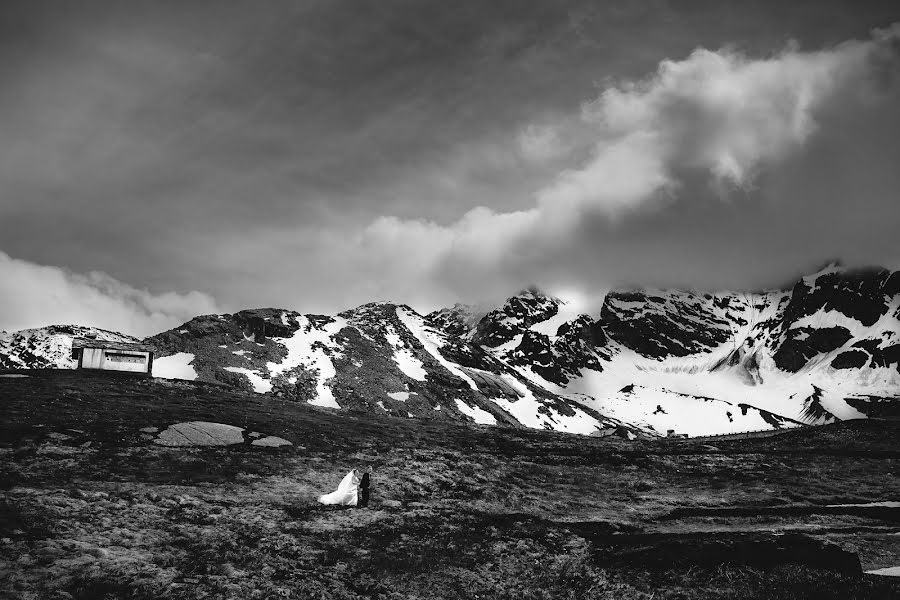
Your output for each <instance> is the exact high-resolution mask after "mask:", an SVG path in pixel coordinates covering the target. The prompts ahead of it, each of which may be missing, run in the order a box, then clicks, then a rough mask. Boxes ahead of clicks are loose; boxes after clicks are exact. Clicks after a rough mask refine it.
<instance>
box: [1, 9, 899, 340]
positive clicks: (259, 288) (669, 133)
mask: <svg viewBox="0 0 900 600" xmlns="http://www.w3.org/2000/svg"><path fill="white" fill-rule="evenodd" d="M0 140H2V144H0V330H7V331H12V330H17V329H22V328H26V327H39V326H43V325H48V324H52V323H79V324H85V325H96V326H99V327H104V328H107V329H114V330H119V331H123V332H125V333H131V334H134V335H139V336H143V335H149V334H153V333H156V332H159V331H161V330H164V329H167V328H170V327H174V326H176V325H178V324H180V323H182V322H184V321H186V320H188V319H190V318H191V317H193V316H195V315H198V314H209V313H214V312H233V311H236V310H240V309H242V308H248V307H259V306H274V307H282V308H289V309H293V310H298V311H301V312H317V313H326V314H327V313H335V312H337V311H340V310H343V309H346V308H351V307H353V306H356V305H359V304H362V303H365V302H369V301H373V300H389V301H394V302H398V303H407V304H410V305H411V306H413V307H414V308H416V309H417V310H420V311H423V312H424V311H428V310H432V309H435V308H438V307H441V306H445V305H450V304H453V303H455V302H471V303H482V302H496V301H499V300H500V299H502V298H504V297H506V296H508V295H510V294H512V293H514V292H515V291H517V290H519V289H522V288H524V287H526V286H529V285H537V286H539V287H541V288H544V289H546V290H548V291H550V292H551V293H557V294H561V295H564V296H566V297H572V298H580V299H581V300H582V301H584V304H585V306H586V310H588V311H591V310H597V309H598V307H599V303H600V302H601V301H602V298H603V294H604V293H606V291H608V290H609V289H612V288H615V287H620V286H654V287H662V286H677V287H698V288H704V289H742V290H744V289H762V288H767V287H774V286H779V285H783V284H784V283H785V282H788V281H790V280H792V279H793V278H795V277H797V276H798V275H800V274H803V273H807V272H810V271H811V270H815V268H816V267H817V266H819V265H821V264H822V263H824V262H826V261H828V260H831V259H840V260H842V261H843V262H844V263H845V264H848V265H873V264H877V265H883V266H887V267H889V268H894V269H900V243H898V241H897V239H898V237H900V236H898V233H897V232H898V231H900V169H898V168H897V165H900V6H898V5H897V4H896V3H895V2H865V1H858V0H857V1H836V0H815V1H807V0H797V1H792V2H784V1H783V0H777V1H760V2H748V1H746V0H743V1H740V2H737V1H734V2H733V1H730V0H682V1H676V0H669V1H664V0H613V1H609V2H594V1H591V0H560V1H549V0H544V1H536V0H498V1H492V2H483V1H482V0H459V1H457V2H445V1H441V0H416V1H407V0H403V1H401V0H379V1H378V2H372V1H364V0H353V1H351V0H321V1H319V0H304V1H294V0H290V1H289V0H271V1H268V2H265V3H255V2H245V1H242V0H214V1H213V0H209V1H207V0H147V1H143V0H104V1H100V0H80V1H79V2H71V1H68V0H58V1H57V0H4V2H3V3H2V4H0ZM585 299H586V301H585Z"/></svg>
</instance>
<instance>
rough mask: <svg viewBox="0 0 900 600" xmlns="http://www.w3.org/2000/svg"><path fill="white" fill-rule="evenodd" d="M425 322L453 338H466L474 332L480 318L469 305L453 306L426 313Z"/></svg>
mask: <svg viewBox="0 0 900 600" xmlns="http://www.w3.org/2000/svg"><path fill="white" fill-rule="evenodd" d="M425 320H426V321H427V322H428V323H429V324H430V325H431V326H432V327H434V328H435V329H437V330H439V331H442V332H444V333H446V334H447V335H451V336H454V337H467V336H468V335H469V334H470V333H472V332H473V331H474V330H475V326H476V325H477V324H478V321H479V320H481V317H480V316H479V315H478V311H477V310H476V309H475V307H474V306H472V305H471V304H454V305H453V307H451V308H442V309H440V310H436V311H434V312H430V313H428V315H426V316H425Z"/></svg>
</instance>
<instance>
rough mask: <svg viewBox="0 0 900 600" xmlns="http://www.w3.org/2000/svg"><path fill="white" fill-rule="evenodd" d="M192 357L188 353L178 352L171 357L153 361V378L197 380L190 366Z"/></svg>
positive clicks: (195, 372)
mask: <svg viewBox="0 0 900 600" xmlns="http://www.w3.org/2000/svg"><path fill="white" fill-rule="evenodd" d="M193 361H194V355H193V354H191V353H189V352H179V353H177V354H173V355H172V356H163V357H162V358H155V359H153V376H154V377H163V378H165V379H187V380H189V381H194V380H195V379H197V371H195V370H194V367H192V366H191V363H192V362H193Z"/></svg>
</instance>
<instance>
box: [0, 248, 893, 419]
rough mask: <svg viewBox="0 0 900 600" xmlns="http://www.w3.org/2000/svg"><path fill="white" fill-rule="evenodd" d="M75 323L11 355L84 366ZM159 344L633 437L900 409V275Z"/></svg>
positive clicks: (414, 398) (347, 400) (306, 392)
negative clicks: (589, 309) (74, 355)
mask: <svg viewBox="0 0 900 600" xmlns="http://www.w3.org/2000/svg"><path fill="white" fill-rule="evenodd" d="M69 329H71V332H70V333H67V331H68V330H67V329H66V328H60V327H55V328H46V329H43V330H28V331H23V332H18V333H15V334H3V336H0V367H6V368H9V367H28V368H31V367H38V366H50V365H56V366H62V367H71V366H73V365H72V364H71V359H69V358H68V351H67V350H66V343H67V342H66V336H69V340H70V338H71V336H73V335H82V333H81V332H78V331H75V330H74V329H72V328H69ZM93 331H98V336H99V335H101V334H100V333H99V331H100V330H93ZM102 335H110V336H114V335H119V334H115V333H113V332H103V334H102ZM54 336H55V337H54ZM120 337H121V338H122V339H126V338H127V340H128V341H134V340H133V338H128V337H127V336H120ZM50 340H55V341H50ZM68 343H69V344H71V342H70V341H68ZM145 343H147V344H150V345H152V346H153V347H154V348H155V349H156V352H157V359H156V360H155V363H154V374H155V375H158V376H168V377H181V378H186V379H195V378H196V379H202V380H209V381H218V382H222V383H226V384H229V385H233V386H237V387H241V388H245V389H248V390H254V391H257V392H260V393H271V394H275V395H279V396H282V397H286V398H290V399H294V400H297V401H301V402H309V403H312V404H317V405H321V406H330V407H333V408H340V409H343V410H350V411H376V412H385V413H388V414H391V415H395V416H399V417H406V418H429V419H443V420H455V421H469V422H472V421H474V422H476V423H484V424H503V425H508V426H514V427H537V428H548V429H554V430H559V431H570V432H575V433H583V434H594V435H611V434H618V435H621V436H628V437H633V436H635V435H666V434H667V433H669V432H674V433H678V434H689V435H706V434H717V433H728V432H737V431H746V430H758V429H767V428H784V427H796V426H800V425H814V424H822V423H827V422H831V421H834V420H839V419H850V418H863V417H866V416H867V415H870V414H872V415H875V414H884V413H885V412H886V411H887V412H891V410H889V407H891V406H898V407H900V404H894V402H896V401H897V399H898V397H900V272H894V273H892V272H890V271H886V270H883V269H868V270H847V269H843V268H841V267H839V266H836V265H829V266H828V267H826V268H824V269H822V270H820V271H819V272H817V273H815V274H813V275H810V276H807V277H804V278H802V279H801V280H800V281H798V282H796V283H795V284H794V285H793V286H792V287H790V288H788V289H783V290H771V291H763V292H756V293H742V292H741V293H738V292H716V293H702V292H696V291H688V290H619V291H615V292H612V293H610V294H608V295H607V297H606V299H605V301H604V303H603V306H602V309H601V310H600V314H599V315H593V316H592V315H585V314H579V313H578V311H576V310H573V307H572V306H570V305H569V304H567V303H566V302H564V301H562V300H560V299H558V298H553V297H551V296H549V295H547V294H544V293H542V292H541V291H540V290H537V289H529V290H524V291H522V292H520V293H518V294H516V295H515V296H512V297H511V298H509V299H508V300H507V301H506V302H505V303H504V304H503V305H502V306H500V307H497V308H495V309H493V310H487V311H485V310H479V309H476V308H475V307H472V306H468V305H460V304H457V305H455V306H453V307H452V308H446V309H442V310H438V311H435V312H432V313H430V314H428V315H426V316H422V315H419V314H418V313H416V312H415V311H414V310H413V309H411V308H410V307H408V306H405V305H396V304H390V303H371V304H365V305H363V306H360V307H358V308H355V309H352V310H348V311H345V312H342V313H339V314H337V315H333V316H326V315H303V314H299V313H296V312H293V311H289V310H282V309H255V310H244V311H240V312H238V313H235V314H228V315H207V316H201V317H196V318H194V319H192V320H191V321H188V322H187V323H185V324H184V325H182V326H180V327H176V328H175V329H172V330H170V331H166V332H163V333H160V334H158V335H155V336H152V337H150V338H147V339H146V340H145ZM67 361H68V362H67Z"/></svg>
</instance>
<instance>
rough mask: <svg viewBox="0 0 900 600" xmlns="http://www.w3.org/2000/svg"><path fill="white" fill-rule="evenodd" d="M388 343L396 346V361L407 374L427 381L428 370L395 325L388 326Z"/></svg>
mask: <svg viewBox="0 0 900 600" xmlns="http://www.w3.org/2000/svg"><path fill="white" fill-rule="evenodd" d="M385 337H386V338H387V341H388V343H389V344H390V345H391V346H392V347H393V348H394V362H396V363H397V366H398V367H400V370H401V371H402V372H403V373H404V374H405V375H406V376H407V377H411V378H412V379H415V380H416V381H425V379H426V376H427V375H428V372H427V371H426V370H425V368H424V366H423V365H422V361H420V360H419V359H418V358H416V356H415V355H414V354H413V353H412V350H410V349H409V348H407V347H406V345H405V344H404V343H403V340H402V339H400V336H399V335H397V332H395V331H394V328H393V327H390V326H388V328H387V333H385Z"/></svg>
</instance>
